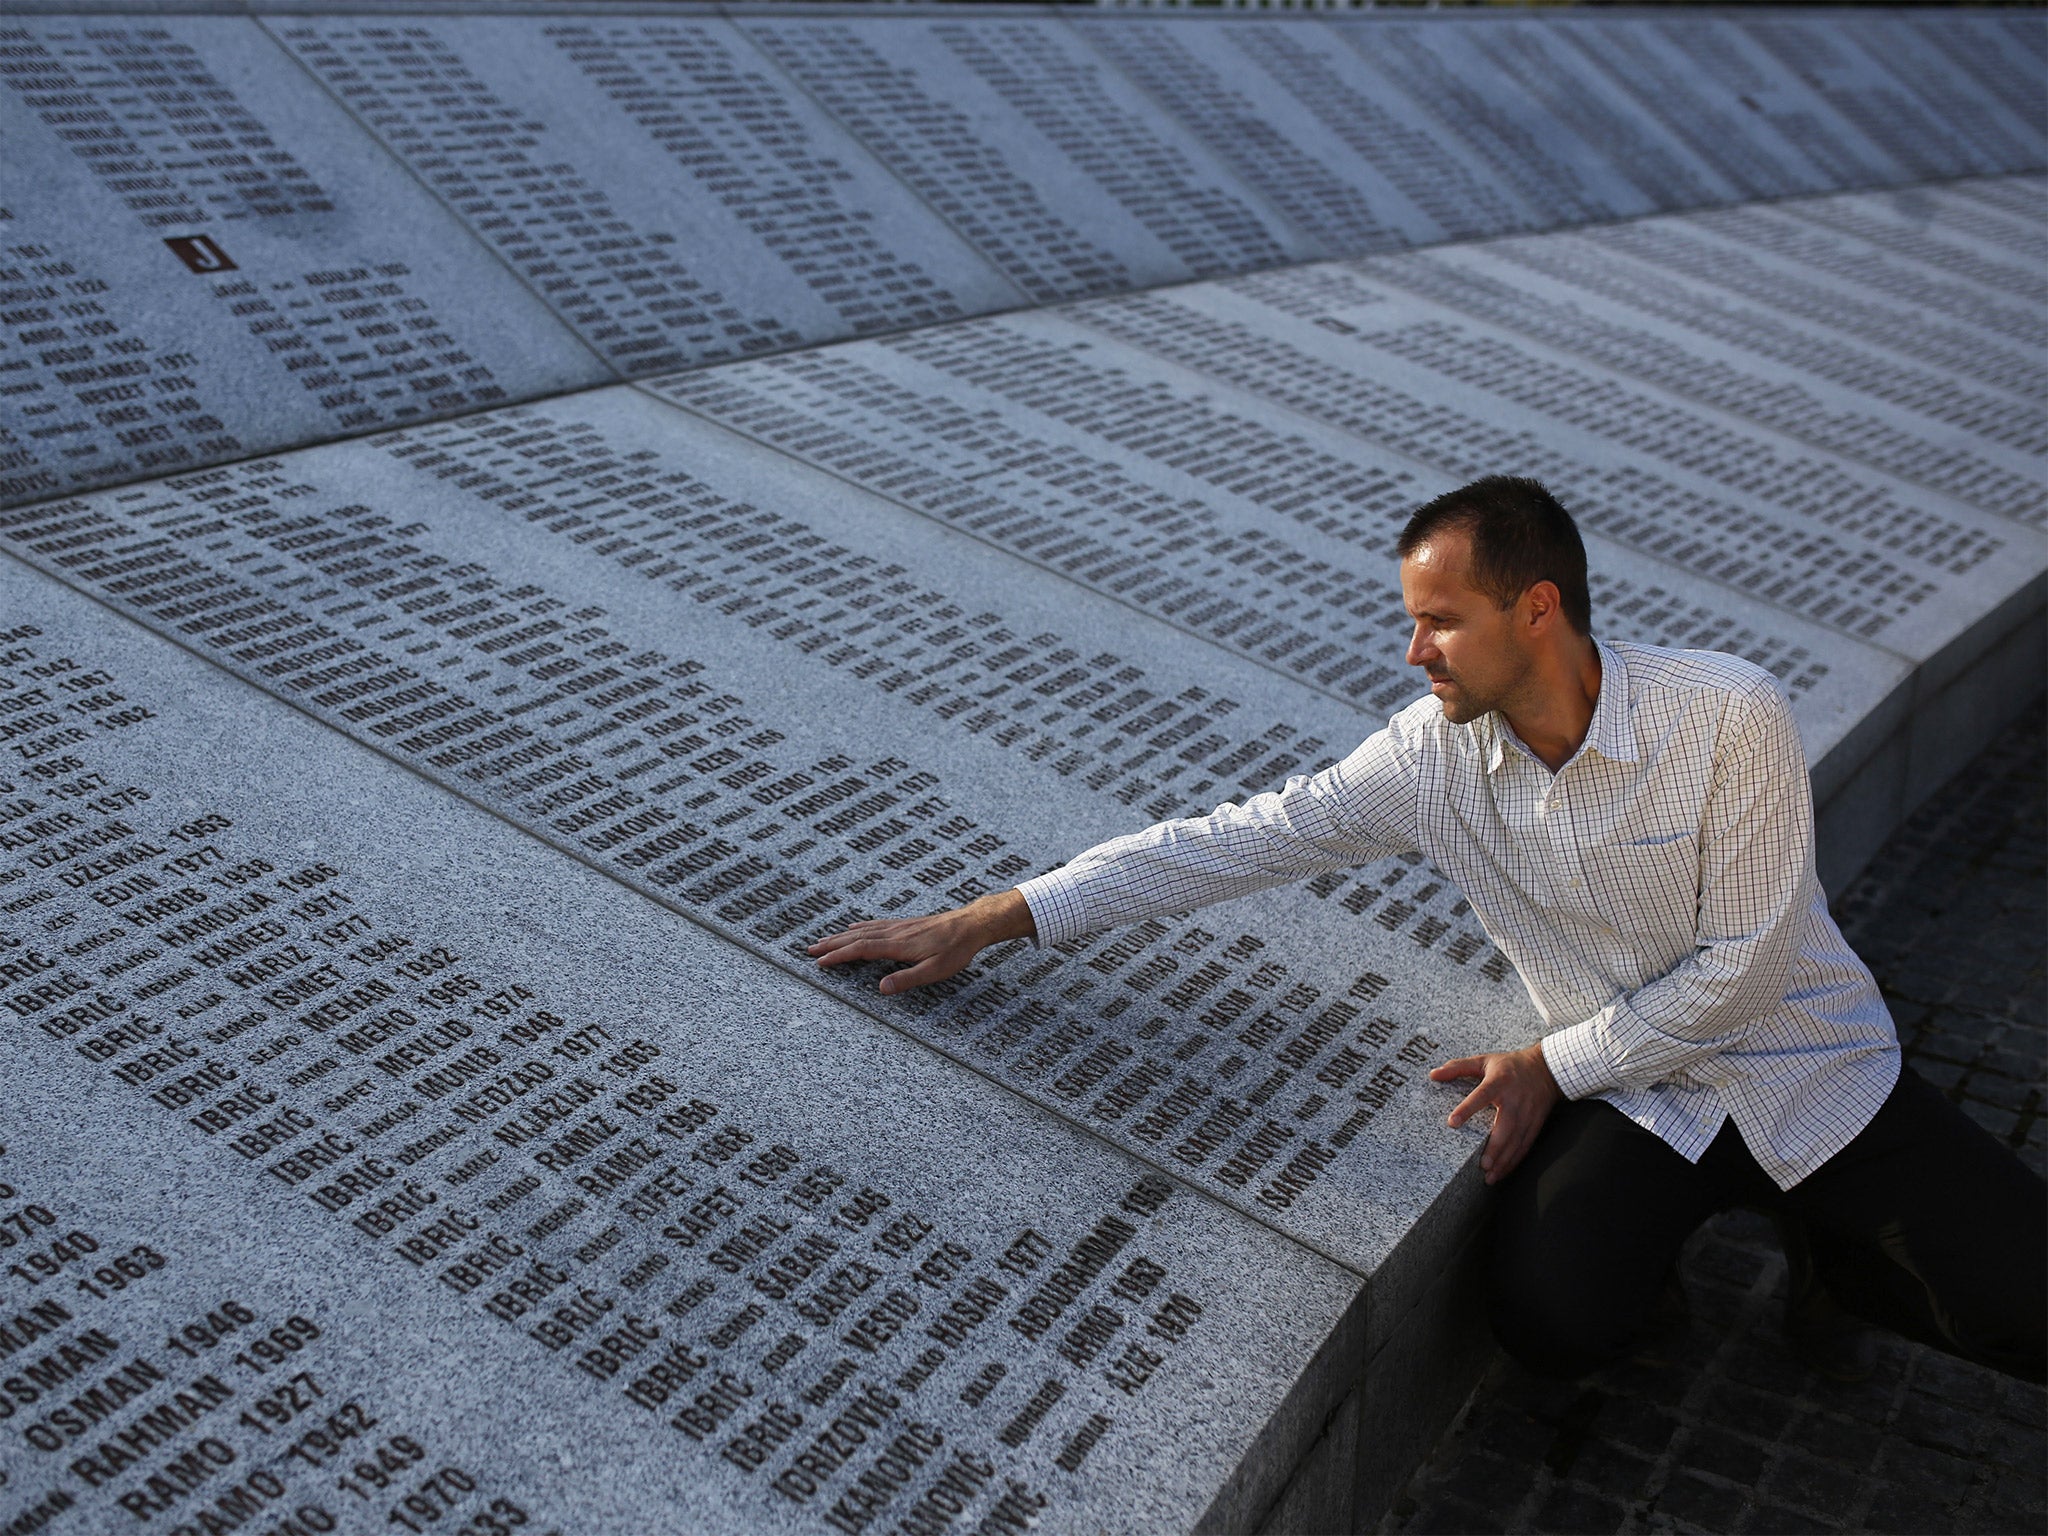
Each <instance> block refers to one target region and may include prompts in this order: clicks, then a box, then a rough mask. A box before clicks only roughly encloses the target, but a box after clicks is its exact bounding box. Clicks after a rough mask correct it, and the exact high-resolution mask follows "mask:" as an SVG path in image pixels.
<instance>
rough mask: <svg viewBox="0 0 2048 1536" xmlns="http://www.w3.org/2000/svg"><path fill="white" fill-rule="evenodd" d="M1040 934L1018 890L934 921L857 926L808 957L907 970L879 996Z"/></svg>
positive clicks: (953, 971) (887, 979)
mask: <svg viewBox="0 0 2048 1536" xmlns="http://www.w3.org/2000/svg"><path fill="white" fill-rule="evenodd" d="M1037 931H1038V925H1037V924H1036V923H1035V922H1034V921H1033V920H1032V917H1031V908H1030V906H1029V905H1028V904H1027V903H1026V902H1025V900H1024V898H1023V897H1022V896H1021V895H1019V894H1018V893H1017V892H1016V891H1014V890H1010V891H995V892H992V893H990V894H989V895H987V896H983V897H980V898H978V899H976V900H974V901H971V902H969V903H968V904H967V905H966V906H964V907H955V908H953V910H952V911H950V912H935V913H933V914H932V915H931V916H930V917H904V918H896V919H894V920H880V919H878V920H875V921H872V922H865V923H855V924H854V925H853V926H852V927H851V928H847V929H844V930H842V931H841V932H839V933H835V934H832V935H831V936H830V937H828V938H823V939H820V940H818V942H817V943H815V944H813V945H811V946H810V948H809V949H808V950H807V951H806V953H808V954H810V955H813V956H815V957H816V958H817V962H818V964H820V965H850V964H852V963H854V962H856V961H860V960H894V961H898V962H900V963H902V964H903V965H904V966H905V967H906V968H905V969H903V970H900V971H891V972H890V973H889V974H888V975H886V976H884V977H883V978H882V980H881V983H880V985H879V989H878V990H880V991H883V992H888V993H896V992H908V991H909V990H910V989H911V988H912V987H922V986H927V985H929V984H930V983H932V982H934V981H944V980H945V979H946V978H947V977H948V976H953V975H957V974H958V973H959V972H960V971H962V970H964V969H966V967H967V964H968V962H969V961H971V960H973V958H974V957H975V956H976V955H978V954H980V953H981V952H982V950H984V949H986V948H987V947H988V946H989V945H991V944H1000V943H1002V942H1003V941H1004V940H1005V939H1028V938H1030V937H1031V936H1032V935H1033V934H1035V933H1037Z"/></svg>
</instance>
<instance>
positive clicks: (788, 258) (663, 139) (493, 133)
mask: <svg viewBox="0 0 2048 1536" xmlns="http://www.w3.org/2000/svg"><path fill="white" fill-rule="evenodd" d="M265 24H266V25H267V26H269V27H270V28H271V30H272V31H273V32H274V33H276V35H277V36H278V37H279V38H280V39H281V40H282V41H283V43H284V44H285V45H286V46H287V47H289V48H290V49H291V50H292V51H293V52H294V53H295V54H296V55H297V56H298V58H299V59H300V60H301V61H302V62H303V63H304V64H305V65H306V67H307V68H308V69H310V70H311V71H312V72H313V73H314V74H315V75H317V76H318V77H319V78H320V79H321V80H323V81H324V82H325V83H326V84H327V85H328V86H329V87H330V88H331V89H332V90H333V91H334V92H335V94H336V95H337V96H338V97H339V98H340V99H341V100H342V101H344V102H346V103H347V104H348V106H349V108H350V110H351V111H353V112H354V113H355V114H356V116H357V117H358V118H360V119H361V120H362V121H363V123H364V124H365V125H366V126H367V127H368V128H369V129H370V131H371V132H372V133H374V134H376V135H377V136H378V138H379V139H380V140H382V142H383V143H384V144H385V145H387V146H388V147H389V148H390V150H391V151H392V152H393V153H394V154H396V155H398V156H399V157H400V158H401V159H403V160H404V161H405V163H406V164H407V165H409V166H411V167H412V169H413V170H414V172H415V173H416V174H417V175H418V176H419V177H420V179H421V180H422V181H424V182H425V183H426V184H427V185H428V186H430V187H432V188H433V189H434V191H435V192H436V193H438V194H439V195H440V196H441V197H442V198H443V199H444V200H446V201H447V202H448V204H449V205H450V206H451V207H453V208H454V209H455V211H456V212H457V213H458V214H460V215H461V216H462V218H463V219H464V220H465V221H466V222H467V223H468V225H469V227H470V228H471V229H472V230H473V231H474V232H475V234H476V235H477V237H478V238H479V239H481V240H483V241H485V242H486V243H488V244H489V246H490V247H491V248H492V249H493V250H495V251H497V252H498V253H499V254H500V255H501V256H502V257H503V258H504V259H505V261H506V262H507V263H509V264H510V265H511V266H512V267H513V268H514V269H515V270H516V271H518V272H519V273H520V274H521V275H522V276H524V277H525V278H526V279H527V281H528V282H530V283H531V284H532V285H533V287H534V288H535V290H536V291H538V292H539V293H540V294H541V295H542V296H543V297H544V298H546V299H547V301H548V302H549V303H550V304H551V305H553V306H554V308H555V310H556V312H557V313H558V314H560V315H561V316H562V317H563V318H564V319H565V320H567V321H568V323H569V324H570V325H572V326H573V327H574V328H575V330H576V332H577V334H578V335H580V336H582V337H583V338H584V340H585V341H587V342H589V343H590V345H592V346H593V347H595V348H596V349H597V350H598V351H599V352H601V353H602V354H603V355H604V357H605V359H606V360H607V361H608V362H609V363H610V364H611V365H612V366H613V367H614V368H616V369H617V370H619V371H620V372H621V373H628V374H632V373H644V372H648V371H651V370H655V369H662V368H674V367H678V366H681V365H683V364H686V363H697V362H705V361H709V360H711V359H715V358H721V357H742V356H746V355H747V354H749V353H754V352H761V351H767V350H775V349H780V348H784V347H791V346H797V345H800V344H803V343H807V342H817V341H825V340H830V339H832V338H834V337H839V336H853V335H861V334H865V333H868V332H871V331H885V330H897V329H900V328H902V327H905V326H915V325H928V324H930V323H932V322H933V321H938V320H946V319H951V318H953V317H955V316H958V315H962V314H975V313H979V312H981V311H984V310H989V309H999V308H1006V307H1008V306H1010V305H1013V304H1015V303H1016V302H1018V298H1019V293H1018V290H1016V289H1015V288H1013V287H1012V286H1011V285H1010V284H1009V283H1008V282H1006V281H1005V280H1004V279H1003V278H1001V277H999V276H998V275H997V274H996V273H995V271H994V270H992V269H991V268H990V267H989V266H988V265H987V264H986V263H984V262H983V261H982V260H981V259H980V258H979V257H977V256H976V255H975V254H974V253H973V252H972V251H971V250H970V249H969V248H968V247H967V246H966V245H965V244H964V243H963V242H962V241H961V240H960V239H959V237H958V236H956V235H955V234H953V233H952V232H951V231H950V230H948V229H947V227H946V226H945V225H944V224H943V223H941V222H940V221H939V219H938V218H937V217H935V216H934V215H933V214H932V212H931V211H930V210H929V209H928V208H926V207H925V206H924V205H923V204H921V203H920V202H919V201H918V199H917V198H916V197H915V196H914V195H913V194H912V193H911V191H909V190H908V189H907V188H905V187H904V186H903V185H902V184H901V183H900V182H898V181H897V180H896V179H895V178H894V177H892V176H891V175H889V173H888V172H886V171H884V170H883V169H882V168H881V166H879V165H877V164H876V163H875V162H874V161H873V160H872V159H870V158H869V157H868V155H867V154H865V153H864V152H863V151H862V150H861V149H860V147H859V146H858V145H857V144H856V143H854V142H852V141H850V140H849V139H848V138H847V137H846V136H845V134H844V133H842V132H841V131H840V130H839V129H838V128H836V127H835V126H834V125H833V123H832V122H831V120H830V119H829V118H827V117H825V116H824V115H823V114H822V113H821V112H820V111H819V110H818V108H817V107H816V106H814V105H813V104H812V103H811V102H810V101H808V100H807V99H806V98H805V97H804V96H803V94H802V93H801V92H800V91H798V90H797V89H796V88H795V87H794V86H792V85H791V84H790V83H789V82H788V81H787V80H786V79H784V78H783V77H782V75H781V74H780V73H779V72H778V71H777V70H776V69H775V68H774V66H772V65H771V64H770V63H769V62H768V61H767V59H765V58H764V57H762V56H761V55H760V53H758V52H757V51H756V50H755V49H754V47H753V46H752V45H751V44H750V43H748V42H747V40H746V38H745V37H743V36H742V35H741V34H740V33H739V32H738V31H736V30H735V29H734V28H733V27H732V26H731V25H730V24H728V23H727V22H725V21H723V20H720V19H718V18H716V17H714V16H710V15H701V14H700V15H695V16H690V17H687V18H678V19H673V20H667V19H663V20H651V19H647V18H644V17H634V16H624V15H614V16H604V17H597V16H589V17H579V16H571V15H555V16H548V15H530V16H487V15H470V16H433V17H424V16H422V17H408V18H404V19H403V20H399V19H395V18H393V19H385V18H379V17H373V16H345V17H310V18H306V19H294V18H289V17H283V16H280V17H275V18H272V19H270V20H269V21H267V22H266V23H265Z"/></svg>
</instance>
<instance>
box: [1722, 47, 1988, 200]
mask: <svg viewBox="0 0 2048 1536" xmlns="http://www.w3.org/2000/svg"><path fill="white" fill-rule="evenodd" d="M1731 17H1732V19H1733V20H1734V22H1735V24H1736V25H1737V26H1739V27H1741V28H1742V30H1743V31H1744V32H1745V33H1747V34H1748V36H1749V37H1750V39H1751V40H1752V41H1753V42H1755V43H1756V44H1757V45H1758V46H1759V47H1761V48H1762V49H1763V50H1764V51H1765V52H1767V53H1769V54H1770V55H1771V56H1772V57H1773V58H1775V59H1776V60H1777V61H1778V62H1779V63H1780V64H1781V65H1782V66H1783V67H1784V68H1785V69H1787V70H1789V71H1790V72H1791V73H1792V74H1793V75H1794V76H1795V77H1796V78H1797V79H1798V80H1799V81H1800V82H1801V83H1802V84H1803V85H1805V86H1806V87H1807V88H1808V89H1809V90H1810V91H1812V92H1813V93H1814V94H1816V95H1817V96H1819V97H1820V98H1821V100H1823V101H1825V102H1826V103H1827V104H1828V106H1830V107H1831V108H1833V109H1834V110H1835V111H1836V112H1837V113H1839V114H1840V115H1841V116H1842V117H1843V118H1845V119H1847V120H1848V121H1849V122H1850V123H1851V124H1853V125H1854V126H1855V128H1856V129H1857V130H1858V131H1859V132H1860V133H1861V134H1862V135H1863V136H1864V138H1865V139H1866V140H1867V141H1868V142H1869V143H1870V144H1871V145H1872V146H1873V147H1874V148H1876V149H1877V150H1878V151H1879V152H1880V153H1881V154H1883V156H1884V157H1885V160H1886V162H1887V172H1888V174H1886V175H1885V176H1884V177H1883V179H1884V180H1886V181H1933V180H1937V179H1939V178H1941V177H1945V176H1973V175H1982V174H1984V173H1985V172H1988V171H1994V170H2000V169H2009V168H2010V167H2003V166H1999V165H1996V164H1994V163H1992V161H1991V160H1990V159H1989V157H1987V156H1986V155H1985V154H1984V153H1983V151H1982V150H1981V149H1979V148H1978V147H1977V146H1976V145H1974V144H1973V143H1972V142H1971V136H1970V134H1969V133H1968V132H1967V131H1966V129H1965V127H1964V126H1962V125H1959V124H1956V123H1953V122H1951V121H1950V120H1948V119H1947V118H1946V117H1945V116H1939V115H1936V114H1935V113H1934V112H1931V111H1930V110H1929V108H1928V106H1927V104H1926V103H1925V101H1924V100H1923V98H1922V97H1921V96H1920V94H1919V93H1918V92H1917V91H1915V90H1914V89H1913V87H1912V86H1911V85H1909V84H1908V83H1906V81H1904V80H1902V79H1901V78H1900V76H1899V75H1898V74H1897V73H1894V71H1893V68H1891V67H1889V61H1890V59H1891V55H1892V51H1893V49H1894V48H1895V47H1896V46H1897V45H1896V44H1895V43H1893V42H1892V40H1891V38H1890V37H1889V36H1888V35H1887V34H1888V29H1887V28H1886V27H1885V26H1884V25H1883V23H1882V22H1881V21H1880V20H1879V18H1877V17H1876V16H1874V15H1872V14H1870V13H1867V12H1865V13H1859V14H1857V15H1854V16H1847V17H1832V16H1826V15H1822V14H1816V13H1806V14H1800V13H1797V12H1791V11H1785V12H1777V13H1774V14H1764V13H1759V12H1755V11H1747V12H1733V13H1731ZM1919 51H1920V50H1917V49H1916V50H1914V52H1915V53H1918V52H1919ZM1927 67H1928V68H1929V69H1932V68H1933V67H1934V66H1933V64H1932V62H1931V61H1930V63H1929V65H1928V66H1927Z"/></svg>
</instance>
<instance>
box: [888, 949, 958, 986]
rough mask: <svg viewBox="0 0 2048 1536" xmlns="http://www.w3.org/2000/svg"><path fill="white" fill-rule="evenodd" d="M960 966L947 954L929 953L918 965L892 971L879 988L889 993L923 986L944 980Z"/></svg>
mask: <svg viewBox="0 0 2048 1536" xmlns="http://www.w3.org/2000/svg"><path fill="white" fill-rule="evenodd" d="M959 969H960V966H959V965H958V964H956V963H954V962H953V961H952V958H951V957H950V956H947V955H929V956H927V957H926V958H924V959H923V960H920V961H919V962H918V963H917V964H916V965H913V966H908V967H906V968H905V969H903V970H900V971H891V972H890V973H889V974H888V975H886V976H884V977H883V978H882V979H881V981H880V982H879V983H877V990H878V991H882V992H887V993H891V994H894V993H897V992H908V991H909V990H910V989H911V988H912V987H922V986H924V985H926V984H927V983H929V982H934V981H944V980H945V979H946V978H947V977H948V976H951V975H952V974H953V973H954V972H955V971H957V970H959Z"/></svg>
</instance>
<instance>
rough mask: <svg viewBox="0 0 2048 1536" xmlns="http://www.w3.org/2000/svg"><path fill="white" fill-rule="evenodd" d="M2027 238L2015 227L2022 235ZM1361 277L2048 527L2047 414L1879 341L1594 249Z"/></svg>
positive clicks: (1954, 202) (1480, 255)
mask: <svg viewBox="0 0 2048 1536" xmlns="http://www.w3.org/2000/svg"><path fill="white" fill-rule="evenodd" d="M1960 204H1961V200H1960V199H1950V200H1949V205H1950V208H1951V209H1959V207H1960ZM1993 221H2000V222H2002V220H2001V216H2000V215H1998V214H1996V213H1993V212H1986V213H1985V214H1984V216H1983V222H1985V223H1991V222H1993ZM1957 222H1959V220H1958V221H1957ZM2024 229H2025V226H2021V225H2018V224H2012V225H2010V226H2009V231H2010V233H2011V234H2012V235H2013V236H2015V237H2018V236H2020V235H2021V234H2022V233H2023V232H2024ZM1362 270H1363V271H1364V272H1366V273H1367V274H1368V275H1369V276H1370V277H1372V278H1373V279H1375V280H1376V281H1380V282H1386V283H1390V284H1393V285H1394V286H1396V287H1399V288H1401V289H1403V290H1405V291H1407V292H1410V293H1414V294H1416V295H1418V296H1423V297H1427V298H1430V299H1433V300H1435V301H1436V302H1439V303H1441V304H1443V305H1445V306H1446V307H1447V308H1450V309H1452V310H1455V311H1457V312H1459V313H1461V314H1464V315H1468V316H1471V317H1473V318H1475V319H1480V320H1484V321H1485V322H1487V323H1489V324H1492V325H1498V326H1500V327H1502V328H1504V329H1506V330H1508V331H1512V332H1514V333H1516V334H1518V335H1520V336H1524V337H1528V338H1530V339H1532V340H1536V341H1540V342H1542V343H1543V344H1544V345H1546V346H1549V347H1553V348H1557V349H1559V350H1562V351H1567V352H1572V353H1576V354H1579V355H1581V356H1583V357H1586V358H1588V359H1591V360H1593V361H1596V362H1598V363H1600V364H1601V365H1603V366H1604V367H1606V368H1609V369H1613V370H1614V371H1616V372H1619V373H1624V374H1627V375H1629V376H1630V377H1632V378H1635V379H1640V380H1643V381H1645V382H1648V383H1653V384H1655V385H1657V386H1659V387H1660V388H1662V389H1665V390H1669V391H1672V392H1674V393H1677V394H1681V395H1685V396H1687V397H1689V398H1692V399H1695V400H1698V401H1700V402H1702V403H1703V404H1706V405H1711V406H1713V407H1715V408H1716V409H1718V410H1722V411H1727V412H1729V413H1731V414H1734V415H1737V416H1741V417H1742V418H1744V419H1745V420H1747V421H1750V422H1753V423H1755V424H1757V425H1759V426H1764V427H1768V428H1771V429H1773V430H1775V431H1778V432H1782V433H1785V434H1786V435H1788V436H1791V437H1796V438H1800V439H1802V440H1804V441H1806V442H1809V443H1812V444H1814V445H1816V446H1818V447H1822V448H1827V449H1829V450H1831V451H1833V452H1836V453H1839V454H1841V455H1842V456H1843V457H1845V458H1852V459H1856V460H1859V461H1861V462H1863V463H1865V464H1868V465H1870V466H1871V467H1873V468H1876V469H1880V470H1883V471H1885V472H1887V473H1889V474H1893V475H1896V476H1898V477H1900V478H1901V479H1904V480H1911V481H1916V482H1918V483H1920V484H1923V485H1925V486H1927V487H1928V488H1929V489H1931V490H1934V491H1938V492H1940V493H1942V494H1944V495H1947V496H1952V497H1954V498H1955V499H1957V500H1959V501H1962V502H1966V503H1968V504H1969V505H1971V506H1973V507H1976V508H1978V509H1980V510H1982V511H1986V512H1994V513H1997V514H1999V515H2001V516H2006V517H2011V518H2014V519H2016V520H2018V521H2021V522H2026V523H2031V524H2034V525H2035V526H2040V525H2041V524H2042V523H2043V522H2044V521H2048V492H2044V489H2043V477H2044V471H2048V419H2044V417H2043V413H2042V409H2041V405H2040V403H2039V401H2038V400H2031V399H2029V398H2027V396H2026V395H2025V394H2022V393H2018V392H2016V391H2013V390H2007V389H1999V388H1997V387H1995V386H1987V385H1986V384H1984V383H1983V382H1981V381H1978V380H1972V379H1969V378H1966V377H1964V376H1962V375H1961V374H1959V373H1957V372H1956V371H1954V370H1953V369H1951V368H1942V367H1937V366H1933V365H1930V364H1928V363H1925V362H1922V361H1921V360H1919V359H1916V358H1913V357H1911V356H1907V355H1904V354H1902V353H1900V352H1898V351H1896V350H1894V349H1893V348H1890V347H1887V346H1885V345H1883V342H1882V340H1881V339H1880V338H1876V337H1873V338H1870V339H1862V338H1858V339H1854V340H1852V339H1849V338H1846V337H1842V336H1838V335H1835V334H1833V333H1831V332H1830V331H1829V330H1828V329H1827V328H1825V327H1823V326H1821V325H1819V324H1816V323H1814V322H1812V321H1810V320H1807V319H1805V318H1804V317H1801V316H1797V315H1791V314H1786V313H1783V312H1778V311H1768V310H1766V309H1765V308H1763V306H1761V305H1759V304H1755V303H1751V304H1748V305H1740V304H1737V303H1734V302H1728V301H1726V300H1723V299H1721V298H1720V297H1718V296H1717V294H1716V291H1715V290H1714V289H1712V288H1710V287H1709V286H1708V285H1706V284H1705V283H1702V282H1698V281H1695V280H1693V279H1690V278H1688V277H1687V276H1685V275H1683V274H1681V273H1680V272H1678V271H1676V270H1674V269H1673V268H1671V267H1670V266H1668V265H1662V264H1658V263H1655V262H1652V261H1637V260H1635V259H1632V258H1631V257H1629V256H1625V255H1623V254H1621V252H1620V251H1619V250H1616V249H1611V248H1603V247H1602V246H1601V245H1600V244H1599V243H1597V242H1594V241H1591V240H1580V239H1573V238H1568V237H1567V238H1560V239H1549V240H1544V241H1529V240H1516V241H1504V242H1495V243H1491V244H1488V245H1484V246H1472V247H1467V248H1464V249H1460V250H1449V249H1445V250H1439V251H1433V252H1431V253H1429V255H1428V256H1427V257H1426V258H1422V259H1414V260H1401V261H1373V262H1369V263H1367V264H1366V265H1365V266H1364V267H1363V268H1362ZM1595 304H1597V305H1598V306H1599V313H1598V314H1595V313H1593V312H1591V309H1590V306H1591V305H1595Z"/></svg>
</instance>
